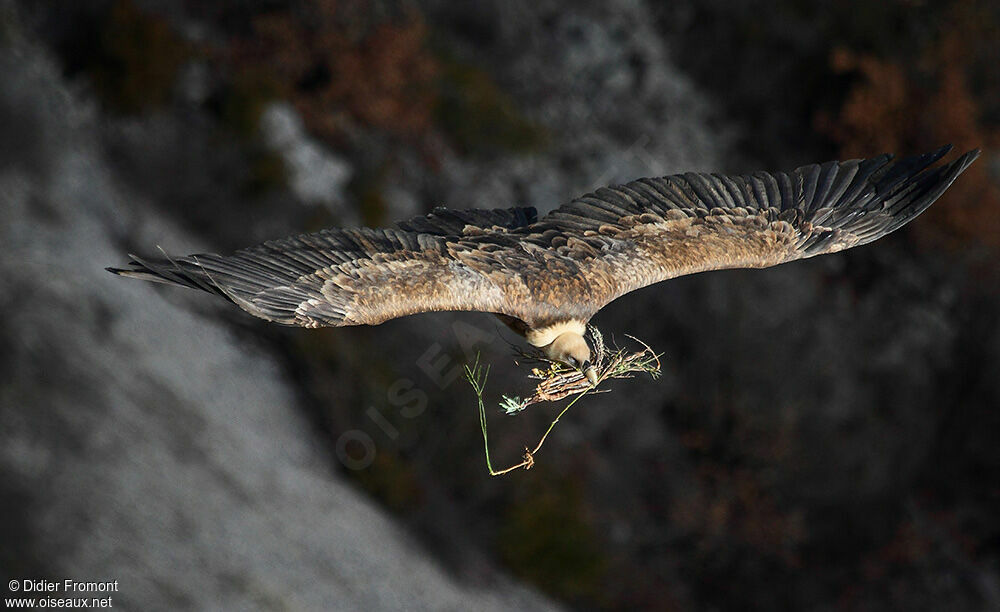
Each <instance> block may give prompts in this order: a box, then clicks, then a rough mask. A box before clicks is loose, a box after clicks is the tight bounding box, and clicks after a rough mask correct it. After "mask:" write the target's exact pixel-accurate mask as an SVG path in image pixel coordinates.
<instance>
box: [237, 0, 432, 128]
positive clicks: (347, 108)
mask: <svg viewBox="0 0 1000 612" xmlns="http://www.w3.org/2000/svg"><path fill="white" fill-rule="evenodd" d="M308 7H309V10H307V11H285V12H280V13H268V14H265V15H262V16H259V17H257V18H255V19H254V20H253V23H252V28H253V33H252V35H250V36H248V37H246V38H244V39H239V40H237V41H236V42H235V43H234V44H233V45H232V46H231V47H230V49H229V53H230V59H231V60H232V61H233V63H234V64H235V67H236V70H237V72H238V73H240V74H241V76H242V78H243V79H244V80H247V81H250V82H258V83H260V82H263V83H264V84H265V85H267V86H270V87H273V88H274V89H276V90H277V91H275V94H276V95H277V96H278V97H281V98H285V99H288V100H291V101H292V102H293V103H294V104H295V106H296V107H297V108H298V110H299V112H300V113H301V114H302V116H303V117H304V118H305V120H306V122H307V124H308V126H309V128H310V129H311V130H312V131H313V133H315V134H318V135H320V136H323V137H327V138H332V139H336V138H338V137H340V136H341V135H342V134H343V133H344V130H345V129H347V128H348V126H349V125H350V123H351V122H360V123H362V124H364V125H367V126H371V127H375V128H377V129H383V130H385V131H387V132H389V133H393V134H396V135H402V136H413V135H419V134H422V133H423V132H424V131H426V130H427V129H428V128H429V127H430V126H431V123H432V119H433V111H434V105H435V95H434V91H435V88H434V87H433V83H434V80H435V79H436V78H437V75H438V66H437V62H436V61H435V59H434V57H433V56H432V54H431V53H430V51H429V50H428V49H427V46H426V36H427V28H426V26H425V25H424V22H423V20H422V19H421V18H420V17H419V16H416V15H413V14H405V15H402V16H399V17H397V18H395V19H388V20H385V21H382V22H379V23H368V22H367V20H366V19H365V18H364V16H363V11H356V10H352V9H351V7H350V5H349V4H348V5H347V6H346V8H345V6H344V5H343V4H342V3H336V2H333V1H331V0H316V1H315V2H311V3H309V4H308Z"/></svg>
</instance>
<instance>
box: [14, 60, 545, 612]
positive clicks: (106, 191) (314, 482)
mask: <svg viewBox="0 0 1000 612" xmlns="http://www.w3.org/2000/svg"><path fill="white" fill-rule="evenodd" d="M0 66H2V72H3V75H4V78H3V87H2V92H0V117H2V120H0V121H2V125H3V126H4V134H5V138H10V140H7V142H8V143H10V142H14V143H17V144H18V148H17V150H12V149H10V148H7V147H5V156H6V158H5V159H4V163H3V167H2V168H0V193H2V194H3V196H2V198H0V206H2V216H3V219H4V221H3V224H2V227H0V236H2V238H0V241H2V243H3V245H4V252H5V255H4V257H3V259H2V262H0V269H2V272H0V276H2V278H3V292H2V298H0V302H2V306H0V309H2V311H3V319H2V323H0V338H2V342H3V346H4V349H3V368H2V370H3V374H2V380H3V384H2V388H0V406H2V413H0V420H2V426H0V431H2V434H0V437H2V444H0V464H2V468H0V474H2V478H0V481H2V484H0V488H2V490H3V493H2V496H0V497H2V499H3V500H4V501H3V511H4V512H3V522H4V525H3V533H4V546H3V549H4V552H3V553H2V555H3V562H4V576H5V577H8V578H41V577H45V578H49V579H58V580H61V579H62V578H65V577H72V578H76V579H81V580H101V581H103V580H117V581H118V585H119V592H117V593H114V594H112V596H113V597H114V601H115V604H116V605H121V606H122V607H126V608H131V609H179V608H188V609H198V608H205V607H210V608H222V609H261V608H266V609H316V610H318V609H359V608H360V609H403V608H406V609H425V610H441V609H469V608H470V607H471V608H474V609H496V610H509V609H512V608H517V609H548V608H550V607H551V605H550V604H549V603H547V602H546V601H545V600H544V599H543V598H541V597H539V596H538V595H537V594H535V593H532V592H531V591H529V590H527V589H525V588H523V587H519V586H516V585H515V584H514V583H512V582H511V581H510V580H508V579H505V578H503V577H502V576H500V575H497V574H494V575H493V576H491V577H490V578H489V579H484V580H481V581H479V582H478V583H475V584H473V583H467V582H461V581H456V579H455V578H453V577H450V576H449V575H448V574H447V573H445V571H443V569H442V568H441V567H440V566H438V564H437V563H436V562H435V561H434V560H433V559H432V558H430V557H428V555H427V554H426V552H424V551H423V550H422V547H421V545H420V544H419V543H418V542H417V541H416V540H415V539H414V538H413V537H412V536H411V535H409V534H408V533H407V532H406V531H405V530H404V529H402V528H401V527H400V526H399V525H397V524H396V523H395V522H394V521H393V520H392V519H391V518H389V517H388V516H387V515H386V514H385V512H384V511H383V510H380V509H379V508H378V507H376V506H375V505H374V504H373V503H372V502H371V501H370V500H368V499H366V498H365V497H364V496H362V495H361V494H359V493H358V492H357V490H356V489H355V488H353V487H351V486H349V485H347V484H345V482H344V480H343V478H342V477H340V476H338V475H337V474H336V473H334V472H332V471H331V467H330V466H331V463H332V451H331V449H328V448H326V447H324V445H323V444H322V443H321V442H320V441H319V440H318V438H317V432H316V431H315V429H314V428H312V427H311V426H310V425H309V423H308V422H307V421H306V420H305V419H304V417H303V414H302V411H301V410H300V408H299V403H300V398H299V397H298V396H297V394H296V392H295V390H294V389H293V388H292V385H291V383H290V381H289V380H288V378H287V376H286V375H285V373H284V372H283V371H282V369H281V368H280V367H279V366H278V365H276V360H275V359H274V357H273V356H272V355H270V354H269V353H268V351H267V350H266V349H265V348H264V347H263V346H262V345H261V344H260V343H257V342H254V341H253V340H252V339H251V338H247V337H242V336H240V335H239V334H236V333H234V331H233V330H232V329H230V328H228V327H227V326H226V325H224V324H220V322H219V321H218V320H214V319H213V318H211V317H206V316H204V315H202V314H198V313H197V312H194V311H192V310H191V309H189V308H188V307H187V306H186V303H187V302H186V300H185V296H181V297H180V298H178V299H173V298H170V297H169V296H161V295H158V294H159V292H158V291H157V290H156V288H155V287H152V286H147V285H143V284H139V283H123V282H120V281H119V279H116V278H114V277H112V276H111V275H109V274H107V273H106V272H105V271H104V270H103V269H102V267H103V266H104V265H105V264H108V263H112V262H116V261H120V260H121V258H122V244H123V238H124V237H125V236H135V235H139V236H147V237H148V236H151V235H154V234H155V235H157V236H160V237H161V239H163V240H169V241H170V242H171V244H175V245H177V246H183V247H184V248H191V247H193V248H196V249H197V248H199V245H197V242H196V241H194V240H192V239H191V238H189V237H187V236H185V234H184V233H183V232H182V231H180V230H178V229H177V228H176V226H175V225H174V224H172V223H171V222H170V221H169V220H167V219H165V218H164V217H163V216H162V215H160V214H159V213H157V212H156V211H155V209H153V208H150V207H149V206H146V205H143V203H142V196H141V195H139V194H136V193H135V192H133V191H131V190H129V189H128V188H127V187H126V186H124V185H123V183H122V181H121V180H120V179H119V177H118V176H116V175H115V173H114V172H113V171H112V170H111V169H109V166H108V164H107V163H106V161H105V159H104V152H103V151H102V148H101V146H100V139H99V138H98V137H97V132H98V130H100V118H99V116H98V114H97V113H96V112H95V109H94V108H93V106H92V105H89V104H87V103H85V102H82V101H81V100H80V98H79V97H78V96H77V95H76V93H75V92H74V91H73V90H72V89H71V88H69V87H67V86H66V84H65V83H64V82H63V81H62V80H61V78H60V76H59V71H58V69H57V67H56V66H55V65H54V64H53V63H52V61H51V60H50V58H49V57H48V56H47V55H46V54H45V53H44V52H43V51H42V50H40V49H38V48H37V47H35V46H33V45H31V44H28V43H21V42H18V43H15V44H13V45H11V46H8V47H7V48H5V49H4V50H3V52H2V56H0ZM164 297H167V299H163V298H164Z"/></svg>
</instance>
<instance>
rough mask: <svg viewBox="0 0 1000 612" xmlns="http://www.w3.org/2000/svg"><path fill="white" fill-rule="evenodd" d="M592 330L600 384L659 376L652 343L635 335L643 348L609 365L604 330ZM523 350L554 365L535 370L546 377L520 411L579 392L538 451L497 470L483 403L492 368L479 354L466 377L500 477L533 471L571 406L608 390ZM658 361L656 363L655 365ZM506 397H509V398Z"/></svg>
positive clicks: (486, 447) (527, 356)
mask: <svg viewBox="0 0 1000 612" xmlns="http://www.w3.org/2000/svg"><path fill="white" fill-rule="evenodd" d="M591 333H592V334H593V335H594V337H595V340H596V342H595V344H596V345H597V346H596V348H597V357H598V360H597V362H598V368H599V370H600V371H601V374H600V376H599V377H598V381H597V384H598V385H600V383H602V382H604V381H605V380H607V379H609V378H631V377H632V376H631V374H632V373H633V372H646V373H648V374H650V375H651V376H653V378H656V377H657V376H658V375H659V373H660V359H659V358H660V356H659V355H658V354H656V353H655V352H653V350H652V349H651V348H649V345H647V344H646V343H645V342H643V341H641V340H639V339H637V338H633V337H632V336H628V337H629V338H631V339H632V340H635V341H636V342H638V343H639V344H641V345H642V346H643V350H642V351H640V352H637V353H633V354H631V355H629V356H627V357H624V356H623V355H624V351H622V350H619V351H617V352H616V353H614V355H613V356H612V357H611V359H610V361H609V363H608V364H607V365H606V367H605V364H604V357H605V355H606V349H605V346H604V342H603V338H602V337H601V335H600V332H599V331H597V330H596V328H592V329H591ZM519 352H520V353H521V356H522V358H525V359H526V360H532V361H537V362H539V363H549V364H550V365H551V366H552V367H553V369H551V370H550V371H549V374H548V375H546V374H545V373H542V372H539V371H538V370H535V374H534V375H533V376H532V378H539V379H541V380H542V382H541V383H539V384H538V386H537V388H536V390H535V394H534V395H533V396H532V397H531V398H529V399H527V400H523V401H521V402H520V404H519V405H518V409H517V410H518V411H519V410H523V409H524V408H526V407H527V406H529V405H530V404H535V403H541V402H545V401H558V400H560V399H563V398H565V397H568V396H570V395H573V394H574V393H575V394H576V397H574V398H573V400H572V401H570V403H569V404H567V405H566V407H565V408H563V409H562V411H560V412H559V414H558V415H557V416H556V418H555V419H553V421H552V422H551V423H549V428H548V429H546V430H545V434H544V435H542V437H541V439H539V441H538V444H536V445H535V448H534V450H531V449H529V448H528V447H525V448H524V460H523V461H521V462H520V463H518V464H516V465H512V466H510V467H508V468H504V469H502V470H496V469H494V468H493V463H492V461H491V460H490V445H489V435H488V434H487V431H486V406H485V405H484V403H483V391H484V390H485V387H486V380H487V378H488V377H489V372H490V370H489V366H487V367H486V369H485V372H484V370H483V368H482V367H481V366H480V365H479V356H478V355H476V361H475V363H474V364H473V366H472V367H471V368H470V367H469V366H468V365H466V366H465V377H466V379H467V380H468V381H469V383H470V384H471V385H472V388H473V390H474V391H475V392H476V401H477V402H478V404H479V426H480V429H481V430H482V432H483V449H484V451H485V454H486V467H487V469H488V470H489V472H490V476H500V475H501V474H506V473H507V472H512V471H514V470H516V469H518V468H522V467H523V468H524V469H526V470H530V469H531V467H532V466H533V465H535V457H534V456H535V454H537V453H538V451H539V450H541V448H542V445H543V444H545V440H546V439H547V438H548V437H549V434H550V433H552V430H553V429H555V426H556V423H558V422H559V419H561V418H562V417H563V415H565V414H566V412H567V411H569V409H570V408H572V407H573V405H574V404H576V402H577V401H579V400H580V398H582V397H583V396H584V395H587V394H588V393H603V392H604V391H598V390H597V385H595V386H593V387H591V386H590V383H589V382H586V380H585V379H584V377H583V375H582V374H580V373H579V372H577V371H575V370H572V371H565V370H564V369H563V366H562V365H561V364H559V363H556V362H552V361H551V360H548V359H545V358H544V357H541V356H539V355H531V354H528V353H524V352H523V351H519ZM647 355H648V356H647ZM654 362H655V365H653V363H654ZM556 368H558V369H556ZM577 379H579V380H577ZM580 381H584V382H586V385H585V387H581V386H580V385H579V384H578V383H579V382H580ZM550 383H551V384H550ZM543 387H544V389H543ZM549 388H551V389H549ZM505 399H508V398H506V397H505Z"/></svg>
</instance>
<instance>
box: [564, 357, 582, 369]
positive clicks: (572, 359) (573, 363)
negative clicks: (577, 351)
mask: <svg viewBox="0 0 1000 612" xmlns="http://www.w3.org/2000/svg"><path fill="white" fill-rule="evenodd" d="M566 363H568V364H569V365H571V366H573V367H574V368H578V367H580V362H579V361H577V360H576V357H567V358H566Z"/></svg>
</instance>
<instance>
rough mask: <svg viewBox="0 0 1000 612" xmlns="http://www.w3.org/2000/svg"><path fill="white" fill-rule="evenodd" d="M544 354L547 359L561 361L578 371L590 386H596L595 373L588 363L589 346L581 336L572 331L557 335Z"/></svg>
mask: <svg viewBox="0 0 1000 612" xmlns="http://www.w3.org/2000/svg"><path fill="white" fill-rule="evenodd" d="M545 354H546V355H547V356H548V358H549V359H552V360H554V361H561V362H563V363H565V364H566V365H568V366H570V367H574V368H576V369H578V370H580V371H581V372H583V374H584V376H586V377H587V380H589V381H590V384H592V385H597V371H596V370H594V366H592V365H591V363H590V346H589V345H587V341H586V340H584V338H583V336H582V335H580V334H578V333H576V332H573V331H567V332H563V333H562V334H559V335H558V336H557V337H556V339H555V340H553V341H552V343H551V344H549V345H548V346H546V347H545Z"/></svg>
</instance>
